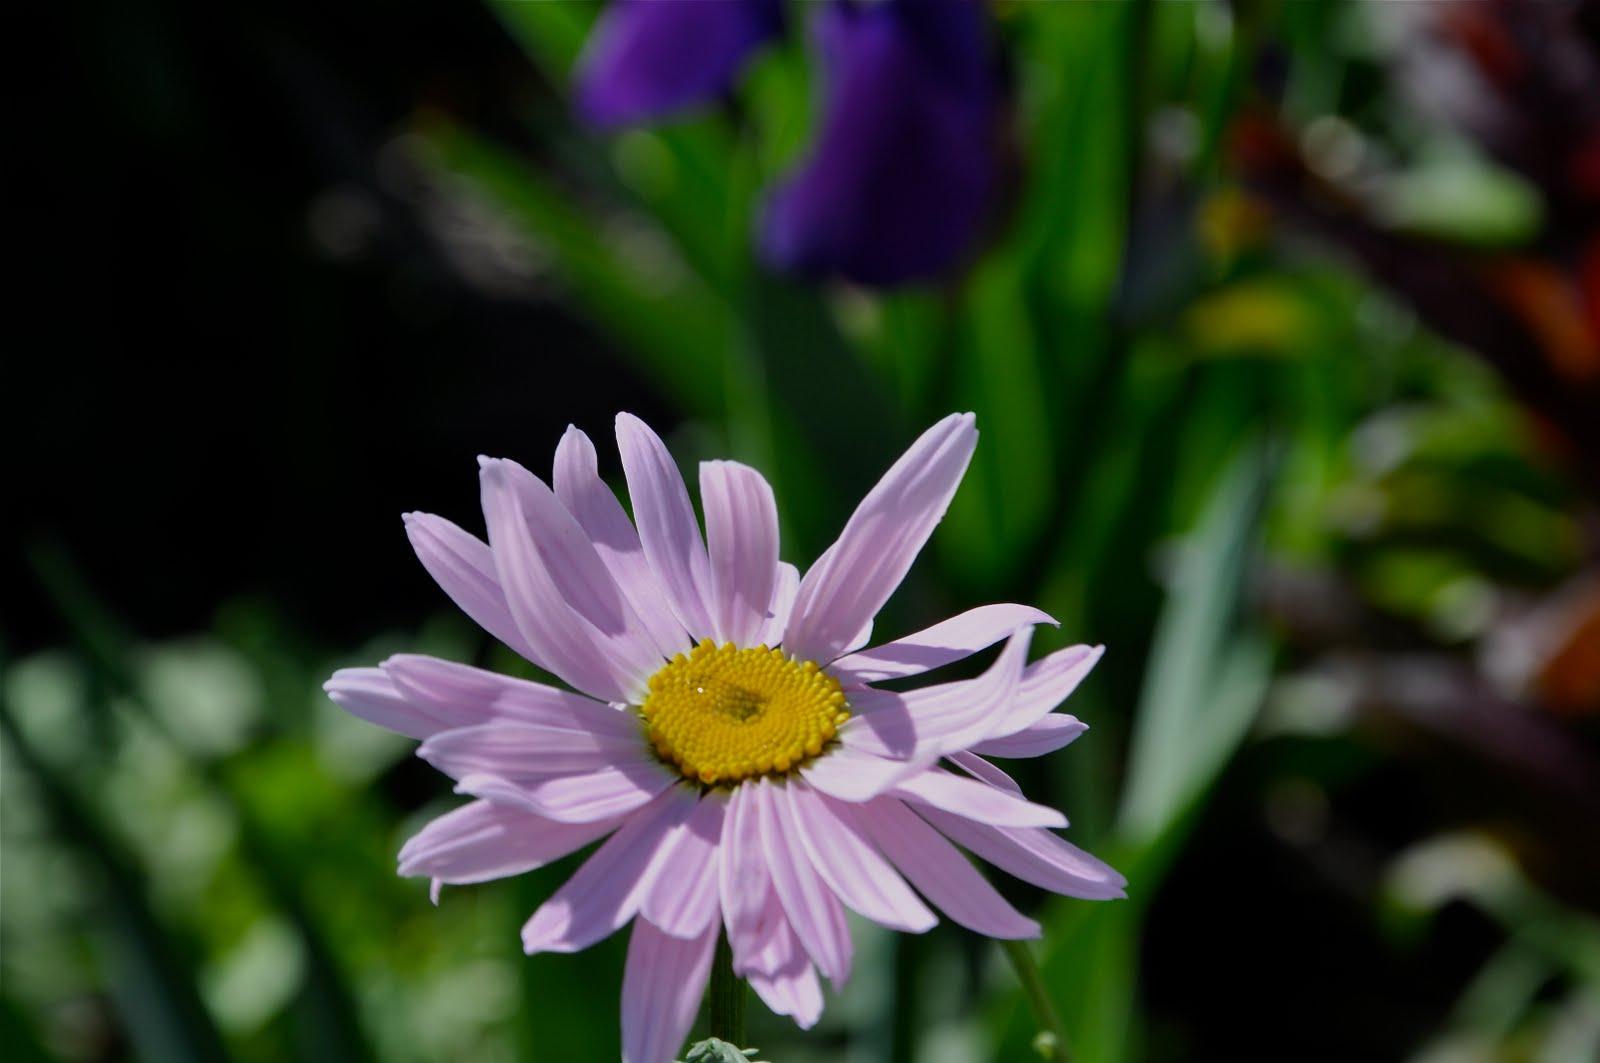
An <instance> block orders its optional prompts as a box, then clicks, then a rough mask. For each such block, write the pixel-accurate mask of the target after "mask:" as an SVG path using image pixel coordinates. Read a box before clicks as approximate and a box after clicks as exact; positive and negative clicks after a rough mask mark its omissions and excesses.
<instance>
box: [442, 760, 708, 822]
mask: <svg viewBox="0 0 1600 1063" xmlns="http://www.w3.org/2000/svg"><path fill="white" fill-rule="evenodd" d="M677 781H678V776H677V775H676V774H674V773H673V772H670V771H668V770H667V769H666V768H664V767H662V766H661V765H660V764H657V763H655V762H653V761H641V762H636V763H633V764H622V765H617V766H615V767H610V768H606V769H604V770H601V771H595V772H589V773H587V774H584V775H567V776H556V777H552V778H544V779H532V780H529V781H526V782H520V783H519V782H512V781H510V780H508V779H502V778H501V777H499V776H497V775H491V774H475V775H465V776H462V778H461V779H460V781H459V782H458V784H457V786H456V789H457V790H458V791H459V792H461V793H469V794H472V795H473V796H474V797H486V798H488V799H490V800H492V801H500V802H503V803H507V804H515V805H518V806H519V807H522V808H526V809H528V810H529V811H531V812H536V813H538V814H539V815H541V816H546V817H548V818H550V819H556V820H560V821H561V822H563V823H588V822H590V821H592V820H597V819H606V818H609V817H611V816H620V815H624V814H626V813H628V812H632V811H633V810H634V809H637V808H641V807H643V806H644V805H646V804H649V803H650V801H651V800H653V799H654V798H655V797H656V795H658V794H660V793H661V792H662V791H663V790H665V789H666V788H667V787H669V786H671V785H672V784H673V783H674V782H677Z"/></svg>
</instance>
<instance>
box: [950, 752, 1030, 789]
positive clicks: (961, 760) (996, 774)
mask: <svg viewBox="0 0 1600 1063" xmlns="http://www.w3.org/2000/svg"><path fill="white" fill-rule="evenodd" d="M946 759H947V760H949V761H950V763H952V764H954V765H955V766H956V767H958V768H960V769H961V770H962V771H964V772H966V773H967V774H968V775H970V776H972V777H973V778H974V779H981V780H983V781H984V782H986V783H988V784H989V785H990V786H995V787H999V788H1000V789H1001V790H1004V791H1006V792H1007V793H1012V794H1016V795H1017V796H1018V797H1021V796H1022V787H1020V786H1018V785H1017V780H1015V779H1013V778H1012V777H1011V776H1009V775H1007V774H1006V773H1005V772H1003V771H1001V770H1000V769H999V768H997V767H995V766H994V765H993V764H990V763H989V762H988V761H987V760H984V759H983V758H982V757H980V756H978V755H977V754H976V753H972V752H968V751H966V750H963V751H961V752H959V753H951V754H950V756H949V757H947V758H946Z"/></svg>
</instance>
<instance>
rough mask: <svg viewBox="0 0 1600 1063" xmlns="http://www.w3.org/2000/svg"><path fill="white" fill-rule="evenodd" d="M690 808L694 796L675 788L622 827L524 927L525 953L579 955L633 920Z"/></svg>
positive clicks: (692, 806)
mask: <svg viewBox="0 0 1600 1063" xmlns="http://www.w3.org/2000/svg"><path fill="white" fill-rule="evenodd" d="M694 807H695V795H694V794H693V793H692V792H691V791H690V790H689V789H688V788H687V787H684V786H677V787H673V788H672V789H671V790H669V791H668V792H667V793H665V794H662V795H661V796H660V797H658V798H656V800H655V801H654V802H652V803H651V804H650V805H649V806H648V807H647V808H645V809H643V810H642V811H640V812H639V813H638V814H637V815H635V816H633V817H632V818H631V819H629V820H628V822H627V823H625V824H623V826H622V829H621V830H619V831H617V832H616V833H615V834H613V835H612V836H611V837H610V838H609V839H607V841H606V843H605V844H604V845H602V846H600V848H599V849H596V850H595V852H594V855H593V856H591V857H589V859H588V860H586V861H584V864H583V866H582V867H580V868H578V870H577V871H576V872H575V873H574V874H573V876H572V877H571V878H569V879H568V880H567V881H566V884H565V885H563V886H562V887H561V888H560V889H559V890H557V891H556V892H555V894H554V895H553V896H552V897H551V898H550V899H549V900H548V901H545V902H544V904H542V905H540V906H539V909H538V911H536V912H534V913H533V915H532V917H531V918H529V920H528V921H527V923H526V924H524V926H523V928H522V947H523V950H524V951H525V952H527V953H528V954H529V955H532V954H533V953H535V952H577V951H579V950H581V949H586V948H588V947H589V946H590V945H593V944H594V943H595V942H596V941H599V940H600V939H601V938H604V937H606V936H607V935H609V934H611V933H613V932H615V931H616V930H617V929H618V928H619V927H621V926H622V925H623V924H624V923H626V922H627V921H628V920H629V919H632V918H633V915H634V912H636V911H637V910H638V908H639V901H640V899H641V898H642V897H643V896H644V895H645V893H646V892H647V891H648V890H649V888H650V884H651V883H652V882H653V881H654V880H655V877H656V875H658V874H660V873H661V871H662V867H661V862H660V861H658V860H657V859H656V856H657V854H658V852H659V851H660V849H661V846H662V843H663V842H664V841H665V840H666V839H667V837H668V836H669V835H670V833H671V831H672V828H674V827H675V826H677V825H678V824H679V823H682V822H683V821H684V820H685V819H687V818H688V817H689V815H690V814H691V813H692V812H693V811H694Z"/></svg>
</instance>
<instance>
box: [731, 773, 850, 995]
mask: <svg viewBox="0 0 1600 1063" xmlns="http://www.w3.org/2000/svg"><path fill="white" fill-rule="evenodd" d="M751 792H752V793H753V795H754V804H755V808H756V812H757V815H758V816H759V818H760V823H761V847H762V849H763V851H765V853H766V855H767V868H768V870H769V871H770V872H771V874H772V885H773V888H774V889H775V890H776V891H777V894H778V899H779V901H781V902H782V903H783V910H784V912H785V913H786V914H787V915H788V917H789V925H790V926H792V927H794V932H795V936H796V937H798V938H799V939H800V944H801V945H803V946H805V950H806V952H807V953H808V954H809V955H810V956H811V959H812V960H813V961H814V962H815V963H816V965H817V968H818V969H819V970H821V971H822V973H823V974H824V975H826V976H827V978H828V981H830V982H832V983H833V987H834V988H835V989H840V988H843V986H844V984H845V982H846V981H848V980H849V978H850V963H851V960H852V959H853V956H854V947H853V946H852V944H851V942H850V929H849V927H847V926H846V925H845V921H844V909H843V908H842V907H841V906H840V904H839V899H838V898H837V897H835V896H834V895H833V891H831V890H830V889H828V886H827V884H826V883H825V882H823V880H822V878H821V877H820V876H819V875H818V874H817V871H816V869H815V868H814V867H813V866H812V865H811V859H810V857H809V856H807V855H806V851H805V847H804V845H803V844H802V843H801V841H800V839H799V838H797V837H795V835H794V833H793V832H792V831H791V830H790V829H789V827H788V822H787V817H785V816H784V815H783V813H782V810H781V808H780V801H779V797H778V793H777V788H776V787H775V786H773V785H772V783H771V782H769V781H767V780H766V779H762V780H761V781H760V782H759V783H757V784H756V785H755V787H754V788H753V789H752V791H751Z"/></svg>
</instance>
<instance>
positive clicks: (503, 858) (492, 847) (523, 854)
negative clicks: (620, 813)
mask: <svg viewBox="0 0 1600 1063" xmlns="http://www.w3.org/2000/svg"><path fill="white" fill-rule="evenodd" d="M618 822H619V821H618V820H616V819H603V820H597V821H595V822H593V823H557V822H555V821H554V820H549V819H544V818H543V817H541V816H536V815H533V814H532V813H529V812H524V811H522V810H520V809H516V808H510V807H508V806H505V805H499V804H494V803H492V802H489V801H481V800H480V801H473V802H472V803H471V804H467V805H463V806H462V807H461V808H458V809H456V810H455V811H453V812H447V813H445V814H444V815H442V816H440V817H438V818H437V819H435V820H433V821H432V822H430V823H429V824H428V825H427V826H425V827H423V828H422V830H420V831H418V832H417V833H416V834H415V835H413V836H412V838H411V840H410V841H408V842H406V844H405V846H404V847H402V848H401V850H400V874H402V875H407V876H425V877H429V878H432V879H434V880H435V881H436V882H438V881H443V882H450V883H455V884H460V883H467V882H488V881H490V880H491V879H497V878H505V877H507V876H509V875H520V874H522V873H523V872H524V871H532V870H533V869H534V868H536V867H543V866H544V865H545V864H548V863H550V862H551V861H552V860H558V859H560V858H561V857H563V856H566V855H567V854H568V853H570V852H573V851H574V850H577V849H581V848H582V847H583V846H585V845H588V844H589V843H590V842H592V841H594V840H595V839H596V838H600V837H602V836H604V835H606V834H609V833H610V832H611V831H612V830H613V829H615V828H616V826H617V823H618Z"/></svg>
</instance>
